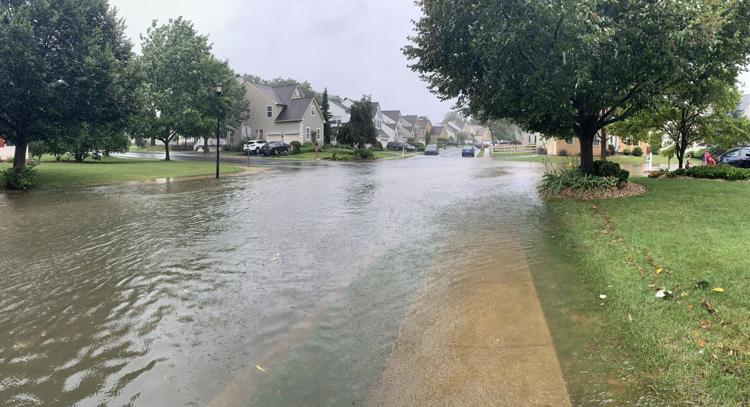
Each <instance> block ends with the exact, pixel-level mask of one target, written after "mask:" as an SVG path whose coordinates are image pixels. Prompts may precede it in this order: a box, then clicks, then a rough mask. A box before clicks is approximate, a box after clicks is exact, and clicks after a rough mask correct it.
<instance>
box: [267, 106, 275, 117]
mask: <svg viewBox="0 0 750 407" xmlns="http://www.w3.org/2000/svg"><path fill="white" fill-rule="evenodd" d="M266 117H273V106H266Z"/></svg>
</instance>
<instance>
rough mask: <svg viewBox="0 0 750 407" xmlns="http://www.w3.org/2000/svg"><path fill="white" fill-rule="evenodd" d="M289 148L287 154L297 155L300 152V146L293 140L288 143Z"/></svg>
mask: <svg viewBox="0 0 750 407" xmlns="http://www.w3.org/2000/svg"><path fill="white" fill-rule="evenodd" d="M289 148H290V151H289V154H299V153H300V152H301V151H302V144H301V143H300V142H299V141H297V140H294V141H292V142H291V143H289Z"/></svg>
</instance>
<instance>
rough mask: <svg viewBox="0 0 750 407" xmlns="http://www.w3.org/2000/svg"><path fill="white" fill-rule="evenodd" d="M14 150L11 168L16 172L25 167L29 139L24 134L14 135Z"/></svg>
mask: <svg viewBox="0 0 750 407" xmlns="http://www.w3.org/2000/svg"><path fill="white" fill-rule="evenodd" d="M15 141H16V152H15V154H14V155H13V169H14V170H15V171H16V172H18V171H22V170H23V169H24V168H25V167H26V149H27V148H28V147H29V139H28V137H27V136H26V135H25V134H18V135H17V137H16V140H15Z"/></svg>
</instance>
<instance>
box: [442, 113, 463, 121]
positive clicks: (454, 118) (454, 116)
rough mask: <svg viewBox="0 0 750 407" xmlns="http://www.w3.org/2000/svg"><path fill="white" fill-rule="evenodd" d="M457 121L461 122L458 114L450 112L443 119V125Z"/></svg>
mask: <svg viewBox="0 0 750 407" xmlns="http://www.w3.org/2000/svg"><path fill="white" fill-rule="evenodd" d="M459 120H461V116H459V114H458V112H456V111H450V112H448V113H447V114H446V115H445V117H444V118H443V123H445V124H448V123H449V122H455V121H459Z"/></svg>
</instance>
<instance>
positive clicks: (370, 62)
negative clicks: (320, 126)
mask: <svg viewBox="0 0 750 407" xmlns="http://www.w3.org/2000/svg"><path fill="white" fill-rule="evenodd" d="M110 2H111V4H113V5H114V6H116V7H117V8H118V9H119V14H120V16H121V17H124V18H125V21H126V24H127V26H128V30H127V33H128V35H129V36H130V37H131V38H132V39H133V43H134V44H136V45H137V47H136V49H137V50H138V51H140V47H139V46H138V45H139V44H140V39H139V35H140V34H141V33H144V32H145V31H146V28H147V27H148V26H149V25H150V24H151V21H152V20H153V19H158V20H159V21H160V22H167V21H168V20H169V19H170V18H176V17H178V16H183V17H184V18H186V19H189V20H191V21H193V23H194V24H195V27H196V28H197V30H198V31H199V32H200V33H202V34H208V35H209V39H210V41H211V42H212V43H213V44H214V54H215V55H216V56H217V57H218V58H220V59H226V60H229V63H230V65H231V66H232V69H234V71H235V72H237V73H242V74H244V73H249V74H253V75H257V76H260V77H262V78H265V79H273V78H277V77H285V78H287V77H289V78H294V79H296V80H298V81H309V82H310V83H311V84H312V86H313V88H314V89H316V90H320V91H322V90H323V88H325V87H327V88H328V91H329V92H330V93H332V94H337V95H341V96H345V97H349V98H352V99H355V98H356V99H358V98H360V97H361V96H362V95H363V94H368V95H372V98H373V100H374V101H378V102H380V103H381V105H382V107H383V109H385V110H401V111H402V113H403V114H419V115H426V116H428V117H429V118H430V119H431V120H432V121H433V122H439V121H442V119H443V117H444V115H445V113H447V112H448V111H449V110H450V109H451V107H452V104H451V103H449V102H441V101H440V100H439V99H438V98H437V97H436V96H434V95H433V94H431V93H430V92H429V91H428V90H427V86H426V85H425V83H424V82H422V81H421V80H420V79H419V77H418V76H417V74H416V73H414V72H412V71H411V70H410V69H409V68H407V66H406V65H407V60H406V57H404V55H403V53H402V52H401V47H403V46H404V45H406V43H407V39H406V37H407V36H408V35H410V34H411V32H412V27H413V25H412V23H411V20H412V19H416V18H418V17H419V9H418V8H417V7H416V6H414V4H413V1H412V0H317V1H316V0H283V1H282V0H265V1H260V0H245V1H242V0H213V1H211V2H207V1H205V0H171V1H159V0H110Z"/></svg>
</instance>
